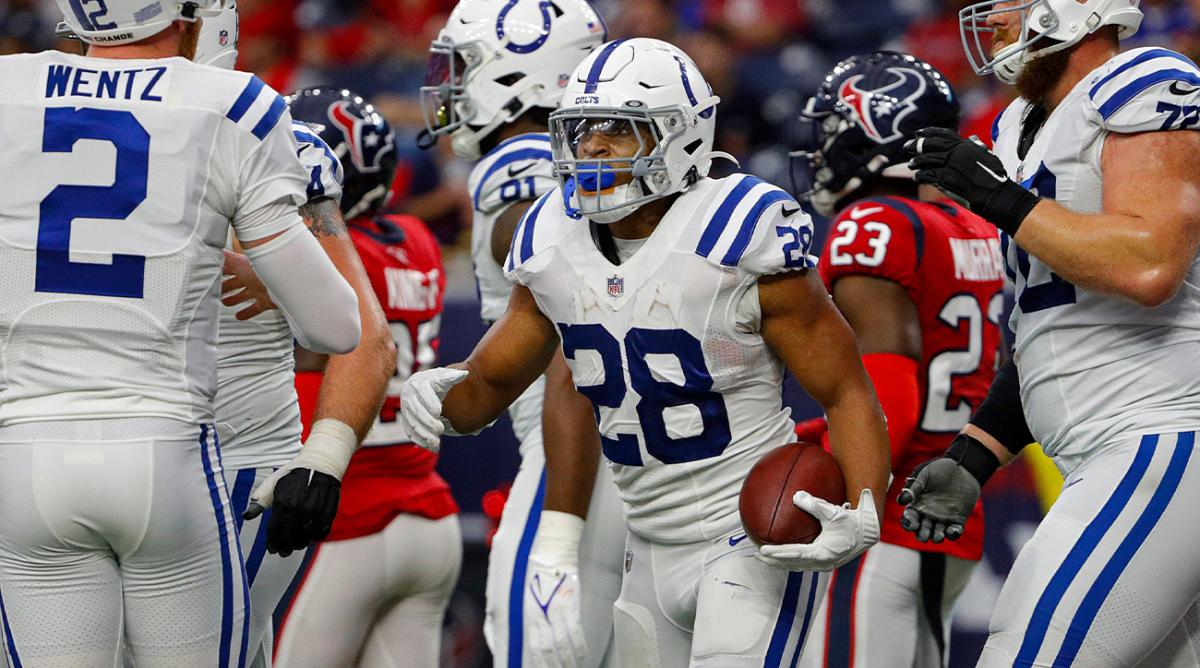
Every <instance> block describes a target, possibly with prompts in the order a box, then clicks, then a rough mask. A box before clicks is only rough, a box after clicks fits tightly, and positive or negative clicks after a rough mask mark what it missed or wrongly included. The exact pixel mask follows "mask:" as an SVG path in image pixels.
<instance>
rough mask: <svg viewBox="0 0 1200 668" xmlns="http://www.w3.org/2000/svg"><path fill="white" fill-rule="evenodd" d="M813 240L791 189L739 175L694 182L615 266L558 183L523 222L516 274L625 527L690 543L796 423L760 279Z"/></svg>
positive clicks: (714, 534)
mask: <svg viewBox="0 0 1200 668" xmlns="http://www.w3.org/2000/svg"><path fill="white" fill-rule="evenodd" d="M811 241H812V225H811V222H810V221H809V219H808V217H807V216H806V215H805V214H803V213H801V212H800V206H799V205H798V204H796V203H795V201H794V200H793V199H792V198H791V197H790V196H789V195H787V194H786V193H784V192H783V191H782V190H780V189H778V188H775V187H774V186H771V185H769V184H767V183H764V182H763V181H760V180H759V179H757V178H754V177H752V176H744V175H734V176H731V177H728V178H724V179H720V180H712V179H703V180H701V181H699V182H698V183H697V184H695V185H694V186H693V187H692V188H690V189H689V190H688V191H687V192H685V193H683V194H682V195H680V196H679V198H678V199H677V200H676V201H675V203H674V204H673V205H672V206H671V208H670V210H669V211H668V212H667V213H666V215H664V216H663V218H662V220H661V222H660V223H659V224H658V227H657V228H656V229H655V230H654V232H653V234H651V235H650V237H649V238H648V239H647V240H646V242H645V245H643V246H642V248H641V249H639V250H638V251H637V252H636V253H635V254H634V255H633V256H632V257H631V258H629V259H628V260H627V261H625V262H624V263H622V264H621V265H619V266H614V265H613V264H611V263H610V262H609V261H608V260H607V259H606V258H605V257H604V255H603V254H601V252H600V251H599V250H598V248H597V246H596V243H595V241H594V240H593V237H592V229H591V225H589V223H588V222H587V221H586V220H580V219H573V218H571V217H570V216H568V215H567V213H566V212H565V210H564V205H563V197H562V193H561V191H560V190H557V189H556V190H554V191H551V192H550V193H547V194H546V195H544V196H542V198H541V199H539V200H538V201H537V202H536V203H535V204H534V205H533V206H532V207H531V208H530V210H529V212H528V213H527V214H526V215H525V217H524V219H523V220H522V221H521V223H520V225H519V226H518V228H517V230H516V232H515V233H514V235H513V243H512V248H511V250H510V252H509V258H508V262H507V263H506V270H507V275H508V276H509V277H510V279H512V280H514V281H515V282H517V283H519V284H521V285H524V286H526V287H528V288H529V290H530V291H531V292H532V294H533V296H534V298H535V299H536V301H537V304H538V307H539V308H540V310H541V311H542V313H543V314H544V315H545V316H546V317H547V318H549V319H550V320H551V321H552V322H553V323H555V325H556V326H557V328H558V330H559V333H560V335H561V337H562V346H563V353H564V354H565V356H566V358H567V362H568V364H569V365H570V367H571V370H572V373H573V374H574V378H575V385H576V386H577V387H578V388H579V391H580V393H582V394H583V395H585V396H587V397H588V398H589V399H590V400H591V402H592V404H593V406H594V408H595V412H596V419H597V423H598V424H599V427H600V438H601V443H602V445H603V449H604V454H605V457H606V458H607V459H608V460H609V461H610V462H611V463H612V468H613V472H614V477H615V479H616V483H617V486H618V488H619V489H620V492H621V497H622V499H623V500H624V502H625V515H626V521H627V523H628V525H629V530H630V531H632V532H634V533H635V534H638V535H639V536H642V537H643V538H645V539H647V540H650V541H653V542H657V543H690V542H696V541H701V540H712V539H716V538H719V537H720V536H722V535H724V534H727V533H729V532H731V531H734V530H736V529H737V528H738V527H739V526H740V519H739V516H738V510H737V503H738V494H739V492H740V491H741V485H742V481H743V480H744V479H745V477H746V474H747V473H748V472H749V470H750V468H751V467H752V466H753V465H754V463H755V462H756V461H758V459H759V458H760V457H761V456H762V455H763V453H765V452H766V451H767V450H769V449H771V448H774V447H777V446H780V445H784V444H786V443H789V442H791V441H792V440H793V438H792V429H793V428H794V423H793V422H792V420H791V418H790V417H789V413H790V411H789V409H786V408H784V407H783V402H782V384H783V371H784V367H783V363H782V362H781V361H780V359H779V358H778V357H777V356H776V355H775V353H774V352H773V351H772V350H771V349H770V348H769V347H768V346H767V345H766V343H765V342H764V341H763V339H762V336H761V335H760V328H759V323H760V319H761V315H760V312H759V307H758V290H757V283H758V278H759V277H760V276H763V275H767V274H775V273H780V272H784V271H792V270H804V269H808V268H811V267H813V266H815V261H814V260H813V258H812V257H811V256H810V255H809V252H808V251H809V245H810V243H811Z"/></svg>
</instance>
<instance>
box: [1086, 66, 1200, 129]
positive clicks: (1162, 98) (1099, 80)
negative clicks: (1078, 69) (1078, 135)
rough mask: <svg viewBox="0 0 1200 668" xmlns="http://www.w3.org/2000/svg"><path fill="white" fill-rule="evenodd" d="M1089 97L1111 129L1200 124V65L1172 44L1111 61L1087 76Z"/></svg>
mask: <svg viewBox="0 0 1200 668" xmlns="http://www.w3.org/2000/svg"><path fill="white" fill-rule="evenodd" d="M1087 85H1088V86H1089V88H1088V100H1089V102H1090V104H1091V107H1092V109H1093V110H1094V111H1095V112H1096V114H1097V115H1098V116H1099V122H1100V125H1101V126H1103V127H1104V129H1106V130H1108V131H1110V132H1121V133H1132V132H1151V131H1156V130H1181V129H1188V128H1196V129H1200V69H1198V68H1197V67H1196V64H1195V63H1193V62H1192V61H1191V59H1189V58H1188V57H1187V56H1184V55H1181V54H1179V53H1176V52H1174V51H1171V50H1169V49H1162V48H1143V49H1134V50H1132V51H1128V52H1125V53H1122V54H1120V55H1118V56H1116V57H1115V58H1113V59H1112V60H1110V61H1109V62H1108V63H1107V64H1106V65H1105V66H1104V67H1102V68H1100V70H1098V71H1097V72H1096V73H1095V74H1093V75H1092V77H1091V79H1090V80H1089V81H1088V84H1087Z"/></svg>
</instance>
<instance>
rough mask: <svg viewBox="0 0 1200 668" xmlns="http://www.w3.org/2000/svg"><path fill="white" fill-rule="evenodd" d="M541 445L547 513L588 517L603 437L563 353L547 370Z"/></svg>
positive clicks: (589, 404)
mask: <svg viewBox="0 0 1200 668" xmlns="http://www.w3.org/2000/svg"><path fill="white" fill-rule="evenodd" d="M542 442H543V448H544V449H545V451H546V500H545V507H546V510H558V511H562V512H564V513H571V514H572V515H578V516H579V517H587V513H588V506H590V505H591V502H592V488H593V487H594V486H595V484H596V469H597V468H598V467H599V466H600V434H599V433H598V432H597V431H596V421H595V416H594V414H593V412H592V402H590V401H588V399H587V397H585V396H583V395H582V394H580V393H579V392H578V391H577V390H576V389H575V381H574V380H573V379H572V378H571V369H570V367H568V366H567V361H566V360H565V359H564V358H563V356H562V351H557V352H555V354H554V361H552V362H551V363H550V368H549V369H547V370H546V399H545V403H544V408H543V410H542Z"/></svg>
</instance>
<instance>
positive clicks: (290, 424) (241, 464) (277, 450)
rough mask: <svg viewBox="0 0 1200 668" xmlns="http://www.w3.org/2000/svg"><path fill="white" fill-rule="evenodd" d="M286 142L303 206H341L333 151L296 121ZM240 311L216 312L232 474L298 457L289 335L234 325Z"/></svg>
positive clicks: (276, 328)
mask: <svg viewBox="0 0 1200 668" xmlns="http://www.w3.org/2000/svg"><path fill="white" fill-rule="evenodd" d="M292 135H293V136H294V137H295V138H296V144H297V147H298V149H297V155H298V156H299V158H300V162H301V163H302V164H303V165H304V170H305V172H306V173H307V174H308V175H309V182H308V187H307V193H308V199H309V201H313V200H318V199H321V198H324V197H328V198H331V199H333V201H334V202H340V201H341V198H342V166H341V163H340V162H339V161H338V158H337V156H336V155H334V153H333V150H332V149H330V148H329V145H328V144H326V143H325V141H324V140H322V139H321V138H320V136H318V135H317V134H316V133H315V132H313V131H312V128H310V127H309V126H308V125H306V124H304V123H301V122H299V121H292ZM230 241H231V243H232V239H231V240H230ZM230 247H232V246H230ZM245 307H246V304H239V305H237V306H234V307H229V306H224V305H222V306H221V311H220V336H219V339H218V341H217V397H216V402H215V405H214V410H215V411H216V416H217V421H216V427H217V434H218V437H219V438H220V442H221V458H222V461H223V462H224V464H225V466H226V468H230V469H243V468H261V467H264V466H282V465H283V464H286V463H287V462H288V461H290V460H291V459H292V457H294V456H296V453H298V452H299V451H300V412H299V409H298V408H297V407H296V392H295V389H294V387H293V383H292V374H293V372H294V370H295V358H294V355H293V341H292V331H291V329H290V328H289V327H288V323H287V320H286V319H284V317H283V313H282V312H281V311H279V310H278V309H274V310H271V311H267V312H265V313H261V314H259V315H257V316H255V317H253V318H251V319H249V320H238V319H237V317H236V315H237V312H238V311H240V310H242V309H243V308H245Z"/></svg>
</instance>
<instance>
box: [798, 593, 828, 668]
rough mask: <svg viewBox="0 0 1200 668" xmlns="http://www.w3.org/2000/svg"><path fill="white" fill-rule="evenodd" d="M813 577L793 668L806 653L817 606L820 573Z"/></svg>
mask: <svg viewBox="0 0 1200 668" xmlns="http://www.w3.org/2000/svg"><path fill="white" fill-rule="evenodd" d="M810 575H812V584H810V585H809V586H808V603H807V604H806V605H807V607H806V608H805V609H804V624H802V625H801V626H800V638H799V640H797V641H796V653H795V654H793V655H792V665H791V668H796V664H797V663H799V661H800V654H801V652H803V651H804V641H805V640H807V639H808V626H809V623H810V622H812V616H813V612H815V611H816V606H817V588H818V585H819V584H821V574H820V573H810Z"/></svg>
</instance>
